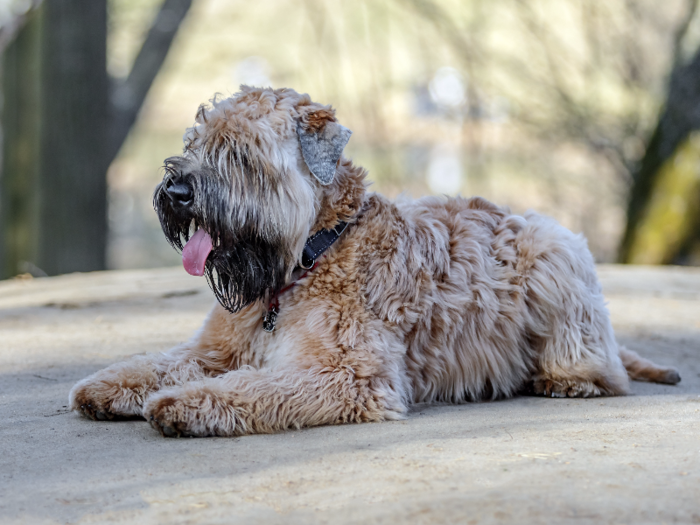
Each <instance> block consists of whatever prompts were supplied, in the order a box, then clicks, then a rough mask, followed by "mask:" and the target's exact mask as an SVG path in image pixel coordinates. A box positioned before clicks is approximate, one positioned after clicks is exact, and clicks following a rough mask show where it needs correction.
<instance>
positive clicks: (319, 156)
mask: <svg viewBox="0 0 700 525" xmlns="http://www.w3.org/2000/svg"><path fill="white" fill-rule="evenodd" d="M297 135H298V136H299V143H300V144H301V154H302V155H303V156H304V161H305V162H306V165H307V166H308V167H309V171H311V173H313V175H314V177H316V178H317V179H318V180H319V182H320V183H321V184H323V185H324V186H325V185H328V184H330V183H331V182H333V177H335V167H336V165H337V164H338V161H339V160H340V156H341V155H342V154H343V148H345V145H346V144H347V143H348V141H349V140H350V135H352V131H350V130H349V129H348V128H346V127H345V126H341V125H340V124H338V122H337V121H336V120H335V117H334V116H333V112H332V110H327V109H320V110H317V111H314V112H312V113H309V114H307V115H305V116H304V117H303V118H302V119H301V120H300V121H299V123H298V125H297Z"/></svg>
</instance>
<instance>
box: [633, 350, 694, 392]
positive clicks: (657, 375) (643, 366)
mask: <svg viewBox="0 0 700 525" xmlns="http://www.w3.org/2000/svg"><path fill="white" fill-rule="evenodd" d="M620 359H622V364H623V365H625V368H626V369H627V373H628V374H629V376H630V379H633V380H634V381H649V382H651V383H663V384H666V385H675V384H677V383H679V382H680V380H681V376H680V374H679V373H678V370H676V369H675V368H673V367H665V366H659V365H657V364H654V363H652V362H651V361H649V360H648V359H644V358H643V357H641V356H640V355H639V354H637V352H633V351H632V350H628V349H627V348H625V347H624V346H621V347H620Z"/></svg>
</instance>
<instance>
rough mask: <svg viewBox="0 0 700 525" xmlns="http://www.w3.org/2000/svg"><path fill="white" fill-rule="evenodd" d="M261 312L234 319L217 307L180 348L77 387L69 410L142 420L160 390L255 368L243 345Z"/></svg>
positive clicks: (128, 364)
mask: <svg viewBox="0 0 700 525" xmlns="http://www.w3.org/2000/svg"><path fill="white" fill-rule="evenodd" d="M256 308H257V309H256ZM261 311H262V307H261V306H259V305H258V307H250V308H248V309H246V310H244V311H243V312H241V313H240V314H239V315H238V316H236V317H233V316H230V315H229V314H228V312H226V311H225V310H224V309H223V308H221V307H220V306H218V305H216V306H215V307H214V310H213V311H212V312H211V314H210V315H209V317H208V318H207V321H206V322H205V324H204V327H203V329H202V330H201V331H200V332H199V333H198V334H197V335H196V336H195V337H194V338H193V339H192V340H191V341H189V342H187V343H185V344H184V345H182V346H179V347H175V348H173V349H171V350H169V351H168V352H164V353H157V354H146V355H137V356H134V357H132V358H130V359H127V360H126V361H123V362H120V363H115V364H113V365H111V366H109V367H107V368H105V369H104V370H100V371H99V372H97V373H95V374H93V375H91V376H89V377H86V378H85V379H83V380H82V381H80V382H79V383H77V384H76V385H75V386H74V387H73V389H72V390H71V392H70V396H69V401H70V406H71V408H72V409H73V410H75V411H77V412H80V413H82V414H83V415H85V416H87V417H89V418H92V419H102V420H104V419H114V418H115V417H120V416H122V417H123V416H140V415H142V412H143V405H144V402H145V400H146V398H147V397H148V396H149V395H151V394H152V393H153V392H156V391H158V390H159V389H161V388H164V387H172V386H174V385H179V384H183V383H186V382H188V381H197V380H199V379H202V378H205V377H211V376H216V375H221V374H224V373H226V372H228V371H230V370H233V369H235V368H238V367H239V366H242V365H245V364H253V363H254V362H255V355H254V354H253V353H252V352H251V351H250V348H249V345H246V344H243V343H244V342H245V341H247V340H248V339H249V335H248V334H247V332H246V330H251V328H250V327H251V326H253V325H255V326H257V324H255V323H253V322H252V321H251V319H252V320H254V321H259V319H260V317H261V315H262V313H261ZM222 327H223V328H222ZM222 334H223V335H222Z"/></svg>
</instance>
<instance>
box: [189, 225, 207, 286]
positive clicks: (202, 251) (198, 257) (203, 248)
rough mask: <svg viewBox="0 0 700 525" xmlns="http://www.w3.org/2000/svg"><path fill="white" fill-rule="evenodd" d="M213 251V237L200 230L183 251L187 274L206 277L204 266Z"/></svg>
mask: <svg viewBox="0 0 700 525" xmlns="http://www.w3.org/2000/svg"><path fill="white" fill-rule="evenodd" d="M211 249H212V244H211V237H209V234H208V233H207V232H205V231H204V230H203V229H201V228H200V229H198V230H197V232H196V233H195V234H194V235H193V236H192V238H191V239H190V240H189V241H187V244H185V247H184V248H183V249H182V265H183V266H184V267H185V270H186V271H187V273H189V274H190V275H198V276H199V275H204V265H205V264H206V262H207V257H208V256H209V252H211Z"/></svg>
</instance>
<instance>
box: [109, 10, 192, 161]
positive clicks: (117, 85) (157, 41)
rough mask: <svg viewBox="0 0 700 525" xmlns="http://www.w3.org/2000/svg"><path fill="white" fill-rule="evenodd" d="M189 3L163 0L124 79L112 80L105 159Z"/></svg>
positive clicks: (135, 112)
mask: <svg viewBox="0 0 700 525" xmlns="http://www.w3.org/2000/svg"><path fill="white" fill-rule="evenodd" d="M191 5H192V0H165V2H164V3H163V6H162V7H161V8H160V11H159V12H158V15H157V16H156V19H155V21H154V22H153V25H152V26H151V29H150V30H149V32H148V35H147V36H146V40H145V41H144V43H143V46H142V47H141V51H139V54H138V56H137V57H136V60H135V61H134V65H133V67H132V68H131V72H130V73H129V76H128V77H127V79H126V80H123V81H113V82H114V83H113V86H112V93H111V97H110V99H111V106H112V108H111V109H112V136H111V137H110V140H109V144H108V145H107V159H108V162H111V161H112V159H114V157H115V156H116V155H117V153H118V152H119V149H120V148H121V146H122V144H123V142H124V140H125V139H126V136H127V134H128V133H129V130H130V129H131V126H132V125H133V124H134V122H135V121H136V117H137V116H138V112H139V110H140V109H141V106H142V104H143V101H144V100H145V98H146V95H147V94H148V90H149V89H150V88H151V84H153V80H154V79H155V77H156V75H157V74H158V71H159V70H160V68H161V66H162V65H163V62H164V61H165V57H166V56H167V55H168V50H169V49H170V45H171V44H172V42H173V39H174V38H175V35H176V33H177V31H178V29H179V27H180V24H181V23H182V21H183V20H184V18H185V16H186V15H187V12H188V11H189V9H190V6H191Z"/></svg>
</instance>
